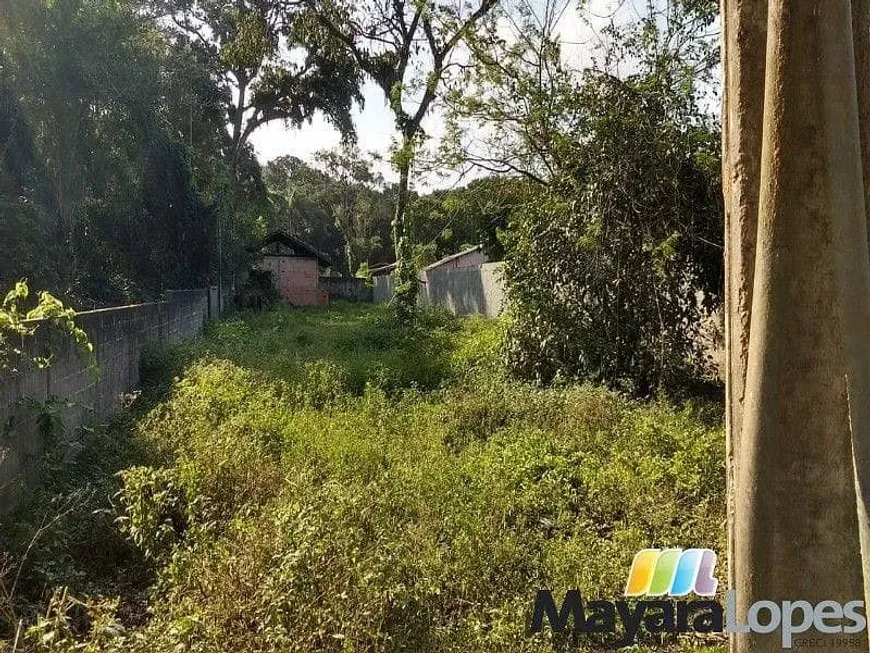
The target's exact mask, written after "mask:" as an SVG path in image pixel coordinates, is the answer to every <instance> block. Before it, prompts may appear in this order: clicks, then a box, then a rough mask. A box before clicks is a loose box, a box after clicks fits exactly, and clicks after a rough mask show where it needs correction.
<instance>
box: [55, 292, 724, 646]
mask: <svg viewBox="0 0 870 653" xmlns="http://www.w3.org/2000/svg"><path fill="white" fill-rule="evenodd" d="M342 310H346V311H347V313H346V315H345V317H346V319H345V321H344V323H343V324H341V323H340V322H339V321H338V320H337V319H336V316H335V315H334V314H333V313H332V312H326V311H322V312H319V313H317V312H289V311H288V312H285V313H284V314H281V315H262V316H250V317H249V318H246V320H245V321H244V322H243V323H244V324H245V325H247V326H246V327H245V329H244V331H243V330H242V329H241V327H239V326H238V325H239V324H240V323H237V322H235V321H234V322H233V323H231V324H229V325H215V327H214V328H213V329H212V330H211V331H210V332H209V333H208V334H207V335H206V336H205V337H204V338H203V339H202V340H200V341H197V342H193V343H190V344H188V345H184V346H182V347H181V348H180V349H179V350H178V351H177V352H176V353H175V354H174V355H173V356H171V357H165V358H162V359H161V360H164V361H175V362H173V363H170V366H174V365H176V364H177V361H179V360H190V359H192V358H193V357H194V355H196V356H201V358H198V359H197V360H195V361H194V362H192V363H190V364H188V365H187V366H186V368H185V369H184V370H183V371H181V372H178V373H173V375H168V376H171V377H172V378H175V376H177V377H178V378H177V379H176V380H175V381H173V382H172V387H171V390H170V392H169V393H167V394H166V398H165V399H164V400H163V401H161V402H160V403H157V404H156V405H153V406H149V407H147V412H145V413H144V414H141V415H139V416H138V418H137V419H136V421H135V423H134V424H133V425H132V426H131V428H132V430H133V432H134V433H135V441H137V442H139V443H140V445H141V446H142V447H144V448H145V449H146V450H148V451H149V452H150V456H149V461H148V464H147V466H143V465H141V464H139V465H135V466H131V467H130V468H128V469H127V470H125V471H124V472H123V473H122V474H121V475H120V477H121V480H122V481H123V488H122V491H121V493H120V494H119V495H118V500H117V501H116V508H117V510H118V513H119V514H118V516H119V518H120V521H119V527H120V528H121V529H122V530H123V532H124V533H126V534H127V536H128V537H130V538H131V540H132V542H133V543H134V544H135V545H136V546H137V547H139V548H140V549H141V550H142V551H143V552H144V553H147V554H148V555H149V556H150V557H149V560H150V563H149V564H150V565H152V567H153V570H154V572H155V574H156V581H155V582H154V584H153V586H152V590H151V592H152V593H151V594H150V596H149V598H148V611H147V616H148V618H147V620H144V621H139V622H134V624H133V625H130V626H129V627H128V629H127V631H126V632H124V631H117V632H116V634H115V636H114V637H111V638H109V639H108V640H106V639H101V638H103V636H104V633H105V629H103V630H102V631H100V632H99V633H97V634H96V635H94V634H93V632H95V631H88V630H87V629H84V630H83V631H82V632H79V633H73V634H72V635H70V637H73V641H81V642H84V641H89V640H88V638H89V637H90V638H91V639H93V637H97V639H96V640H94V641H98V642H99V644H98V645H95V646H94V648H93V650H100V651H125V652H132V653H146V652H147V653H151V652H153V651H176V650H178V651H181V650H185V651H197V652H201V653H212V652H213V653H218V652H222V651H242V650H251V651H261V652H264V653H265V652H275V653H277V652H282V653H283V652H288V651H336V652H338V651H400V650H405V651H419V652H421V653H425V652H427V651H433V652H434V651H439V652H441V651H457V652H458V651H463V652H471V653H474V652H484V651H502V650H510V651H525V652H530V653H531V652H538V651H552V650H563V649H564V648H565V647H564V643H563V642H560V641H559V640H554V639H553V637H552V634H551V633H549V632H544V633H541V634H538V635H535V636H531V635H529V634H528V633H527V632H526V628H527V624H528V619H529V609H530V606H531V602H532V599H533V597H534V594H535V591H536V589H538V588H540V587H550V588H552V589H553V591H554V592H555V593H557V594H559V593H561V592H563V591H564V590H565V589H566V588H568V587H578V588H580V589H581V590H582V591H583V593H584V595H585V596H588V597H589V598H590V599H592V598H604V599H608V598H614V597H617V596H620V595H621V594H622V590H623V584H624V582H625V577H626V574H627V572H628V569H629V566H630V564H631V560H632V557H633V555H634V553H635V552H636V551H637V550H638V549H640V548H643V547H646V546H688V545H691V546H709V547H712V548H714V549H721V547H722V545H723V544H724V542H723V532H722V531H723V528H722V524H723V517H724V470H723V456H722V455H721V453H722V449H723V441H722V432H721V428H720V426H719V421H720V420H719V417H718V416H717V414H716V412H715V411H712V412H711V411H709V410H708V409H707V408H706V407H698V406H691V405H689V406H687V407H685V408H683V409H681V410H676V409H674V408H672V407H669V406H667V405H665V404H651V405H645V404H640V403H635V402H632V401H629V400H626V399H624V398H622V397H620V396H618V395H616V394H613V393H611V392H609V391H606V390H603V389H601V388H593V387H589V386H580V387H566V388H550V389H543V388H537V387H532V386H529V385H526V384H522V383H517V382H514V381H510V380H509V379H507V378H505V377H504V375H501V374H498V373H497V372H496V371H495V370H496V369H497V368H496V366H495V359H496V357H497V351H498V340H499V333H500V331H501V329H502V327H501V325H499V324H497V323H492V322H486V321H483V320H477V319H474V320H467V321H461V322H460V321H458V320H455V319H453V318H448V317H446V316H444V315H441V314H437V315H430V316H425V315H424V316H423V317H422V321H423V322H424V323H425V322H426V321H428V325H427V329H429V333H430V335H429V337H430V338H431V339H430V340H429V341H428V342H426V341H424V342H423V343H422V344H423V350H424V351H425V352H426V356H429V357H430V358H434V359H435V360H434V361H432V360H430V361H429V363H428V365H430V366H431V367H430V368H429V369H430V370H437V376H438V379H439V381H438V383H437V385H435V386H429V389H425V390H424V389H421V385H422V384H421V383H420V382H419V381H420V380H421V379H423V380H428V382H430V383H431V382H432V381H434V378H435V377H434V376H433V377H432V378H431V379H429V377H428V376H422V377H421V376H418V375H417V374H419V373H420V371H419V370H415V369H413V368H409V367H406V364H407V363H406V362H405V360H404V359H399V358H394V357H395V356H396V352H395V351H394V350H392V349H390V350H386V351H384V350H381V351H382V353H381V355H380V356H377V355H375V354H373V353H372V348H373V347H376V346H378V345H377V344H374V345H373V344H372V333H371V330H370V329H371V325H372V322H370V321H369V319H370V318H367V317H365V315H364V312H363V311H362V310H359V309H356V308H347V309H342ZM397 328H398V327H397ZM238 332H244V333H245V337H244V338H243V339H240V340H238V341H236V340H235V337H234V336H233V335H232V334H234V333H238ZM279 333H280V334H281V335H276V334H279ZM300 333H304V334H306V336H307V338H309V340H308V342H307V344H306V345H305V346H304V347H302V348H298V349H294V348H295V347H297V344H296V343H297V342H298V335H299V334H300ZM415 336H416V334H415V333H413V332H412V331H409V332H402V331H396V332H391V335H390V336H389V337H391V338H392V337H394V338H396V342H397V343H399V347H405V346H407V347H408V348H409V349H405V350H403V353H404V354H408V353H409V351H410V347H411V346H412V344H411V343H413V339H414V338H415ZM406 339H407V340H406ZM264 342H268V343H269V344H270V345H272V346H274V345H277V344H278V343H280V342H283V343H284V349H285V350H291V351H293V353H294V355H298V356H299V359H297V358H295V356H294V357H290V356H287V357H285V356H284V355H283V353H284V352H282V349H281V348H279V347H275V349H274V350H273V352H276V353H273V355H272V356H265V355H262V351H263V350H262V349H261V348H262V347H263V346H264V344H263V343H264ZM335 342H343V343H345V344H346V345H347V346H345V347H342V348H335V349H331V350H330V347H331V346H332V344H333V343H335ZM327 343H328V344H327ZM405 343H408V344H407V345H406V344H405ZM248 348H250V351H249V350H248ZM219 352H221V353H226V354H228V357H227V358H221V357H219V355H218V353H219ZM358 357H359V358H361V359H362V360H366V361H368V362H375V361H377V362H378V363H379V364H380V365H381V366H382V367H381V368H380V369H379V368H378V366H377V365H368V366H367V367H366V368H365V369H363V368H362V367H357V366H356V365H357V361H358ZM276 359H278V360H276ZM384 371H386V372H387V373H388V374H392V375H394V376H393V377H392V378H393V379H394V380H396V379H400V378H405V379H408V380H407V381H406V382H405V385H403V386H391V387H385V386H384V385H382V384H380V383H379V382H378V375H379V374H381V373H383V372H384ZM430 373H432V372H428V371H426V372H425V374H426V375H428V374H430ZM353 374H358V375H359V376H358V377H357V379H356V380H352V378H353V376H352V375H353ZM359 383H361V384H362V389H361V390H359V389H358V385H357V384H359ZM66 636H67V635H65V637H66ZM76 638H78V639H76ZM64 641H66V640H64ZM667 643H668V645H677V644H678V642H677V641H675V640H669V641H668V642H667ZM660 644H661V642H654V641H652V640H647V641H645V642H643V645H644V646H645V647H647V648H657V647H658V646H659V645H660ZM590 645H597V642H592V641H591V642H590ZM61 650H64V649H61Z"/></svg>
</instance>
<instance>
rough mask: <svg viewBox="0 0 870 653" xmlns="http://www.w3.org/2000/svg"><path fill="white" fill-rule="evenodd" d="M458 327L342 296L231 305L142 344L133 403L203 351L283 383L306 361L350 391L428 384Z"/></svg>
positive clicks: (142, 404)
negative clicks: (231, 310) (290, 304)
mask: <svg viewBox="0 0 870 653" xmlns="http://www.w3.org/2000/svg"><path fill="white" fill-rule="evenodd" d="M458 328H459V326H458V321H457V320H456V319H455V318H453V317H452V316H450V315H448V314H446V313H440V312H421V313H420V315H419V317H418V320H417V322H416V323H415V324H414V325H413V326H405V325H401V324H399V323H397V322H396V321H395V319H394V318H393V314H392V311H391V310H390V309H389V308H388V307H385V306H377V305H372V304H352V303H345V302H340V303H339V302H337V303H336V304H334V305H333V306H330V307H329V308H323V309H313V308H312V309H295V308H283V307H282V308H278V309H275V310H272V311H267V312H264V313H253V312H245V313H236V314H234V315H231V316H228V317H226V318H224V319H222V320H220V321H216V322H213V323H211V324H209V325H208V327H207V328H206V330H205V332H204V333H203V335H202V336H201V337H200V338H197V339H196V340H193V341H190V342H187V343H183V344H180V345H174V346H168V347H167V346H159V347H155V348H152V349H150V350H148V351H147V352H146V354H145V356H144V357H143V361H142V393H141V396H140V399H139V401H138V402H137V406H136V411H137V412H139V411H145V410H149V409H150V408H152V407H154V406H155V405H156V404H157V403H159V402H161V401H163V400H164V399H165V398H166V397H167V396H168V393H169V392H170V390H171V388H172V384H173V382H174V380H175V379H176V378H178V377H181V376H183V375H184V370H185V368H187V366H189V365H190V364H191V363H193V362H195V361H197V360H200V359H209V358H214V359H225V360H229V361H231V362H232V363H234V364H236V365H238V366H240V367H243V368H246V369H248V370H251V371H254V372H255V373H257V374H262V375H264V376H266V377H268V378H272V379H281V380H284V381H288V382H291V383H293V382H303V381H304V380H305V378H306V370H307V369H308V366H309V365H311V364H313V363H321V364H322V363H326V364H329V365H332V366H335V367H336V368H338V369H339V370H340V371H341V374H342V377H343V378H344V384H345V390H346V391H347V392H349V393H352V394H361V393H362V392H363V390H364V389H365V386H366V385H367V384H375V385H377V386H378V387H381V388H382V389H384V390H386V391H388V392H395V391H400V390H402V389H404V388H417V389H420V390H432V389H435V388H437V387H438V386H439V385H440V384H441V383H442V382H443V381H444V380H445V378H446V377H447V375H448V374H449V369H450V366H449V358H450V352H451V349H450V347H451V344H452V343H451V339H450V337H449V335H450V333H452V332H454V331H455V330H456V329H458Z"/></svg>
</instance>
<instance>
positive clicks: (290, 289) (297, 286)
mask: <svg viewBox="0 0 870 653" xmlns="http://www.w3.org/2000/svg"><path fill="white" fill-rule="evenodd" d="M259 267H260V269H262V270H269V271H270V272H271V273H272V281H273V283H274V284H275V287H276V288H277V289H278V293H279V294H280V295H281V297H282V298H283V299H285V300H286V301H288V302H290V303H291V304H293V305H294V306H325V305H326V304H327V303H328V297H327V296H326V293H324V292H322V291H321V290H320V289H319V288H318V286H317V279H318V278H319V277H320V268H319V267H318V264H317V261H316V260H315V259H312V258H297V257H292V256H268V255H267V256H264V257H263V260H262V261H261V262H260V264H259Z"/></svg>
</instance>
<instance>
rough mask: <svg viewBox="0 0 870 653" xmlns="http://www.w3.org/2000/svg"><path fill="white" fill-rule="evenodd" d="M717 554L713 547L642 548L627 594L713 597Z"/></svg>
mask: <svg viewBox="0 0 870 653" xmlns="http://www.w3.org/2000/svg"><path fill="white" fill-rule="evenodd" d="M715 568H716V554H715V553H714V552H713V551H711V550H710V549H686V550H683V549H643V550H642V551H640V552H638V554H637V555H636V556H634V562H633V563H632V564H631V572H630V573H629V574H628V582H627V583H626V585H625V595H626V596H643V595H644V594H646V595H647V596H665V595H669V596H685V595H686V594H688V593H689V592H694V593H695V594H697V595H698V596H713V595H714V594H715V593H716V586H717V585H718V584H719V581H717V580H716V578H715V576H713V570H714V569H715Z"/></svg>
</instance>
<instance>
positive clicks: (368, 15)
mask: <svg viewBox="0 0 870 653" xmlns="http://www.w3.org/2000/svg"><path fill="white" fill-rule="evenodd" d="M305 2H306V4H307V6H308V7H309V8H310V9H311V11H312V12H315V14H316V16H317V19H318V21H319V22H320V24H321V25H323V26H324V27H325V29H326V30H327V32H328V34H329V35H331V36H332V37H333V38H334V39H336V40H337V42H338V43H340V44H341V45H342V46H343V47H344V48H345V50H346V51H347V52H348V53H349V54H350V55H351V56H353V58H354V60H355V61H356V62H357V64H358V65H359V67H360V69H362V70H363V71H364V72H365V73H366V74H368V75H369V77H371V79H372V80H374V82H375V83H376V84H377V85H378V87H380V89H381V90H382V91H383V93H384V96H385V98H386V99H387V102H388V104H389V107H390V110H391V111H392V113H393V117H394V119H395V123H396V129H397V131H398V132H399V147H398V149H397V151H396V152H395V154H394V156H393V164H394V166H395V168H396V171H397V172H398V175H399V183H398V187H397V191H396V206H395V212H394V215H393V225H392V231H393V243H394V247H395V252H396V263H397V265H396V305H397V309H398V311H399V314H400V316H401V317H403V318H404V319H409V318H410V317H411V315H412V313H413V310H414V306H415V304H416V298H417V279H416V271H415V270H414V266H413V261H412V249H413V248H412V246H411V242H410V238H409V233H408V228H407V224H406V208H407V204H408V198H409V188H410V178H411V170H412V165H413V163H414V157H415V152H416V149H417V147H418V145H419V142H420V139H421V137H422V136H423V133H422V125H423V119H424V118H425V117H426V114H427V112H428V111H429V108H430V107H431V106H432V103H433V102H434V101H435V99H436V97H437V94H438V89H439V85H440V84H441V82H442V79H443V77H444V74H445V71H446V70H447V68H448V66H450V65H451V63H453V60H452V57H453V55H454V54H455V51H456V50H457V47H458V46H459V45H460V43H462V42H463V41H464V40H466V39H467V37H468V36H469V35H471V34H472V33H473V32H474V31H475V30H477V29H478V27H479V25H480V23H481V22H482V21H483V20H484V19H485V18H486V17H487V15H488V14H490V12H491V11H492V10H493V9H494V8H495V7H496V5H497V4H498V2H499V0H479V2H476V3H475V4H474V5H473V6H472V7H470V8H469V7H468V6H467V5H466V3H464V2H425V1H423V0H362V1H353V0H305Z"/></svg>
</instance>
